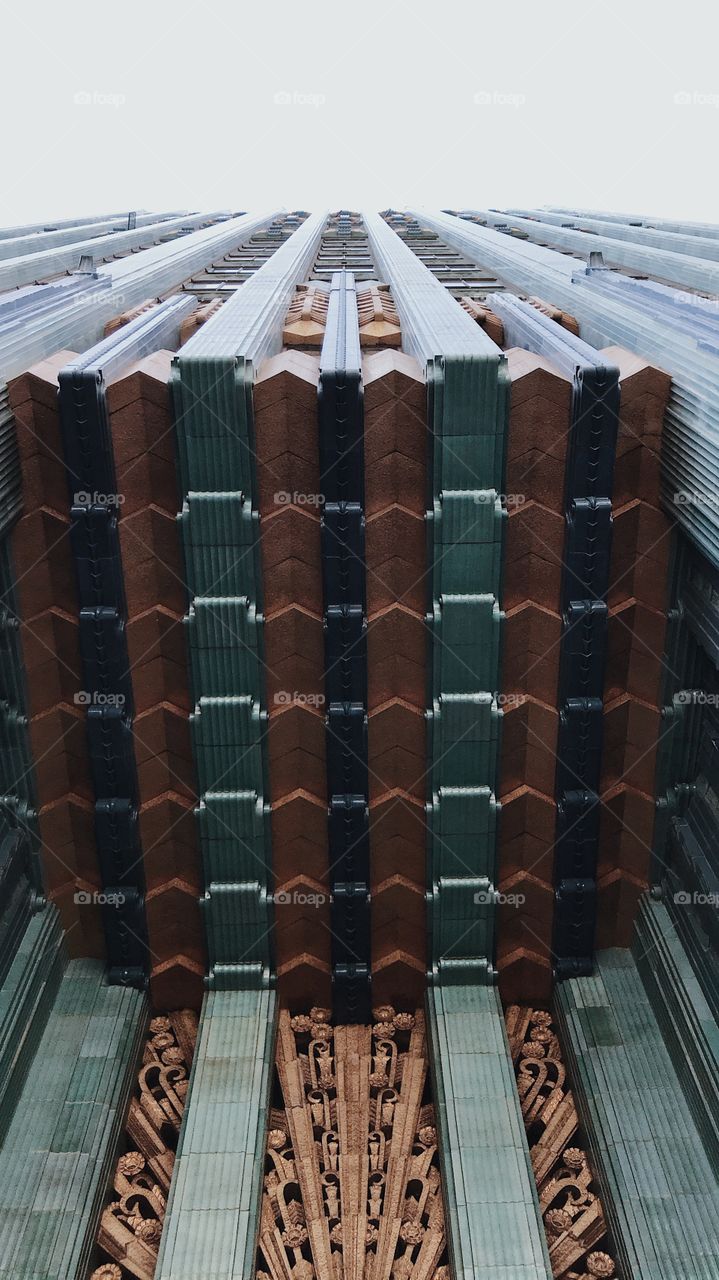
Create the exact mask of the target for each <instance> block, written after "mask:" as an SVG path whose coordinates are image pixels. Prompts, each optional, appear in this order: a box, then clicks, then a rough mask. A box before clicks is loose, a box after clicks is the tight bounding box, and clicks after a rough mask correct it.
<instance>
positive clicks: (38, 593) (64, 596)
mask: <svg viewBox="0 0 719 1280" xmlns="http://www.w3.org/2000/svg"><path fill="white" fill-rule="evenodd" d="M73 354H74V353H72V352H69V351H59V352H57V353H56V354H55V355H54V356H53V357H51V358H50V359H48V360H45V361H43V362H42V363H41V364H39V365H36V366H34V367H33V368H32V369H30V370H29V371H28V372H27V373H25V374H23V375H22V376H21V377H19V378H16V379H15V381H14V382H13V383H11V385H10V397H11V404H12V406H13V412H14V414H15V423H16V430H17V439H18V447H19V451H20V460H21V468H22V480H23V504H24V511H23V515H22V517H21V519H20V522H19V523H18V525H17V526H16V527H15V530H14V532H13V535H12V548H13V556H14V561H15V572H16V577H17V588H16V592H17V601H18V614H19V616H20V619H21V625H20V643H21V646H22V652H23V660H24V665H25V670H26V673H27V688H28V698H29V705H28V714H29V732H30V740H31V743H32V750H33V758H34V763H35V770H34V771H35V779H36V787H37V804H38V824H39V830H40V838H41V841H42V845H41V860H42V869H43V877H44V881H45V885H46V888H47V893H48V896H49V898H50V901H51V902H53V903H55V905H56V906H57V908H58V910H59V912H60V918H61V920H62V923H63V927H64V929H65V931H66V934H67V946H68V950H69V954H70V955H71V956H75V955H89V956H95V957H98V958H99V957H101V956H103V955H104V951H105V947H104V940H103V935H102V923H101V919H100V908H99V906H98V905H97V904H96V902H94V901H93V895H94V894H95V893H97V892H98V891H99V889H100V870H99V867H98V864H97V858H96V852H95V832H94V820H93V806H92V783H91V779H90V762H89V757H88V751H87V740H86V736H85V728H84V719H83V717H84V708H83V706H82V705H81V703H79V702H78V694H79V693H81V692H82V691H83V690H84V685H83V677H82V671H81V664H80V640H79V624H78V612H79V611H78V608H77V586H76V582H75V576H74V571H73V564H72V553H71V548H70V539H69V520H68V501H67V478H66V474H65V466H64V461H63V452H62V438H61V434H60V422H59V414H58V404H57V375H58V373H59V371H60V369H61V368H62V367H63V365H65V364H66V363H67V361H68V359H71V358H72V356H73ZM77 895H80V897H79V899H78V897H77Z"/></svg>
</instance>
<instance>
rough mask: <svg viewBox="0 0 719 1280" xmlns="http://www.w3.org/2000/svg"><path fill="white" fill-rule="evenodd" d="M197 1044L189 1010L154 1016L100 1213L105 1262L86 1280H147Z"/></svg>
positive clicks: (159, 1233)
mask: <svg viewBox="0 0 719 1280" xmlns="http://www.w3.org/2000/svg"><path fill="white" fill-rule="evenodd" d="M196 1039H197V1015H196V1014H195V1013H193V1012H192V1011H191V1010H189V1009H184V1010H181V1011H180V1012H176V1013H170V1014H167V1015H166V1016H161V1017H156V1018H153V1019H152V1021H151V1022H150V1026H149V1031H148V1037H147V1041H146V1043H145V1048H144V1052H143V1057H142V1067H141V1069H140V1071H139V1073H138V1077H137V1089H136V1091H135V1095H134V1097H133V1098H132V1101H131V1102H130V1109H129V1112H128V1117H127V1124H126V1127H125V1135H126V1140H127V1145H128V1150H127V1151H125V1153H124V1154H123V1155H121V1156H120V1157H119V1159H118V1161H117V1164H116V1166H115V1172H114V1175H113V1180H112V1188H111V1190H110V1198H109V1200H108V1203H107V1204H106V1205H105V1208H104V1209H103V1212H102V1218H101V1220H100V1229H99V1231H98V1235H97V1245H98V1252H99V1254H100V1256H102V1255H105V1256H106V1257H107V1258H108V1261H106V1262H103V1263H101V1264H100V1266H98V1267H96V1268H95V1270H94V1271H93V1273H92V1275H91V1277H90V1280H126V1278H127V1277H130V1276H133V1277H135V1278H136V1280H152V1277H153V1276H154V1274H155V1265H156V1263H157V1254H158V1249H159V1247H160V1237H161V1236H162V1225H163V1222H164V1218H165V1206H166V1203H167V1195H168V1192H169V1190H170V1180H171V1178H172V1169H173V1165H174V1162H175V1150H176V1148H177V1139H178V1137H179V1133H180V1124H181V1122H182V1113H183V1111H184V1109H185V1099H186V1096H187V1085H188V1078H189V1074H190V1066H191V1063H192V1056H193V1053H194V1049H195V1041H196Z"/></svg>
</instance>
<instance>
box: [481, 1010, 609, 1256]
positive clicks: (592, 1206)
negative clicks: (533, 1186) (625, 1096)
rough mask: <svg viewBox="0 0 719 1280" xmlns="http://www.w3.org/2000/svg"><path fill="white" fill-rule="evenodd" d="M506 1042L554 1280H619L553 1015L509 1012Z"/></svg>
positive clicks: (531, 1011)
mask: <svg viewBox="0 0 719 1280" xmlns="http://www.w3.org/2000/svg"><path fill="white" fill-rule="evenodd" d="M506 1022H507V1035H508V1036H509V1043H510V1047H511V1051H512V1059H513V1062H514V1067H515V1071H516V1074H517V1088H518V1090H519V1097H520V1100H521V1105H522V1115H523V1117H524V1125H525V1128H526V1130H527V1139H528V1142H529V1153H530V1157H531V1161H532V1169H533V1171H534V1176H535V1179H536V1182H537V1191H538V1194H539V1206H540V1209H541V1212H542V1218H543V1221H544V1229H545V1232H546V1235H547V1244H548V1247H549V1257H550V1260H551V1263H552V1275H553V1276H554V1277H555V1280H613V1278H614V1277H615V1276H616V1270H615V1263H614V1261H613V1259H612V1258H611V1256H610V1255H609V1254H608V1253H606V1252H605V1250H604V1246H606V1239H605V1237H606V1234H607V1224H606V1222H605V1219H604V1210H603V1208H602V1202H601V1200H600V1199H599V1196H598V1191H597V1186H596V1183H595V1181H594V1175H593V1173H592V1169H591V1167H590V1164H589V1160H588V1158H587V1155H586V1152H584V1151H583V1150H582V1149H581V1148H580V1147H579V1146H574V1145H573V1142H574V1141H576V1139H577V1134H578V1130H579V1117H578V1115H577V1110H576V1107H575V1105H574V1098H573V1097H572V1091H571V1089H570V1087H569V1082H568V1080H567V1076H566V1070H565V1067H564V1063H563V1062H562V1058H561V1052H560V1048H559V1041H558V1039H557V1035H556V1032H555V1030H554V1027H553V1025H552V1015H551V1014H550V1013H547V1012H546V1011H545V1010H543V1009H530V1008H526V1007H525V1006H522V1005H510V1006H509V1008H508V1009H507V1013H506Z"/></svg>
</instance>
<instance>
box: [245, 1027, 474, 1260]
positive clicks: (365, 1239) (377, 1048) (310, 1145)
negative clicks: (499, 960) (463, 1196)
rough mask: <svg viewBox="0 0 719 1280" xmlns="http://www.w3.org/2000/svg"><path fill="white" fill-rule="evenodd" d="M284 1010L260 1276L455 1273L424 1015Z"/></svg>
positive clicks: (269, 1145)
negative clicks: (335, 1019) (351, 1019)
mask: <svg viewBox="0 0 719 1280" xmlns="http://www.w3.org/2000/svg"><path fill="white" fill-rule="evenodd" d="M373 1016H374V1019H375V1022H374V1025H373V1026H371V1027H360V1026H340V1027H333V1026H332V1022H331V1015H330V1011H329V1010H327V1009H317V1008H314V1009H311V1010H310V1011H309V1013H307V1014H299V1015H297V1016H295V1017H290V1015H289V1013H286V1012H283V1013H282V1014H281V1015H280V1025H279V1032H278V1046H277V1058H276V1068H277V1077H278V1085H279V1091H278V1095H277V1096H278V1099H280V1100H281V1101H282V1102H283V1104H284V1105H283V1106H279V1107H277V1108H275V1109H273V1111H272V1114H271V1118H270V1124H269V1129H268V1134H267V1152H266V1159H265V1175H264V1187H263V1195H262V1211H261V1221H260V1237H259V1249H258V1262H257V1280H290V1278H292V1280H343V1278H344V1277H347V1278H348V1280H349V1278H351V1280H420V1278H422V1280H425V1278H426V1280H449V1272H448V1268H447V1266H446V1251H445V1235H444V1214H443V1206H442V1192H441V1180H440V1172H439V1160H438V1154H437V1133H436V1129H435V1123H434V1109H433V1107H432V1105H431V1103H429V1102H428V1101H427V1095H426V1089H427V1082H428V1068H427V1057H426V1043H425V1034H424V1017H423V1014H422V1013H421V1011H418V1012H417V1013H415V1014H409V1013H397V1012H396V1011H395V1010H394V1009H393V1008H392V1007H391V1006H389V1005H386V1006H382V1007H380V1008H378V1009H375V1010H374V1012H373Z"/></svg>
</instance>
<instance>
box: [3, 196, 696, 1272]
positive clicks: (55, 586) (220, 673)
mask: <svg viewBox="0 0 719 1280" xmlns="http://www.w3.org/2000/svg"><path fill="white" fill-rule="evenodd" d="M0 379H1V380H2V381H1V384H0V547H1V550H0V575H1V577H2V586H1V595H2V605H1V612H0V623H1V625H0V646H1V649H0V653H1V661H0V674H1V677H2V690H1V695H0V769H1V770H2V791H1V796H2V799H1V803H0V818H1V822H2V830H1V832H0V839H1V844H0V883H1V885H2V892H1V893H0V980H1V983H2V994H1V997H0V1280H11V1278H12V1280H89V1277H90V1276H91V1277H92V1278H93V1280H127V1278H130V1277H134V1278H135V1280H152V1277H153V1276H154V1277H156V1280H549V1277H555V1278H556V1280H589V1278H590V1277H591V1278H595V1280H600V1278H602V1277H603V1278H604V1280H610V1278H612V1277H616V1278H617V1280H635V1278H636V1280H716V1277H717V1276H718V1275H719V1226H718V1224H719V1191H718V1187H717V1166H718V1161H719V1071H718V1070H717V1059H718V1057H719V1030H718V1029H717V1013H718V1012H719V970H718V969H717V950H716V949H717V941H718V938H719V914H718V912H717V908H718V907H719V678H718V675H717V668H718V667H719V226H717V225H713V224H694V225H684V224H679V223H675V222H669V221H667V220H662V219H656V218H654V219H652V218H648V217H644V216H642V215H625V214H607V213H596V212H591V211H583V210H566V209H559V210H554V211H549V210H537V209H528V210H510V211H497V210H491V209H485V210H474V211H445V212H439V211H427V210H410V211H404V212H397V211H393V210H386V211H385V212H384V213H382V214H379V213H376V212H371V211H367V212H358V211H349V210H339V211H335V212H332V213H327V212H312V213H308V212H306V211H296V212H293V213H287V212H286V211H284V212H283V211H270V212H267V213H262V214H258V215H250V214H246V213H228V212H226V211H219V212H215V213H210V214H203V213H193V214H187V213H186V212H182V211H170V212H166V213H163V214H147V213H142V214H140V213H131V214H129V215H128V214H126V213H123V214H103V215H97V216H96V217H93V218H91V217H88V218H87V219H85V220H79V219H75V220H72V221H68V222H61V223H57V224H55V225H53V226H50V225H47V226H46V225H43V224H41V223H38V224H36V225H33V226H30V227H13V228H10V229H6V230H4V231H2V232H0Z"/></svg>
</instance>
